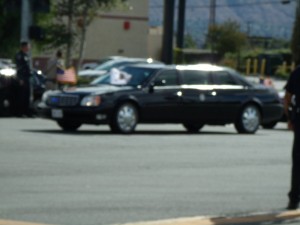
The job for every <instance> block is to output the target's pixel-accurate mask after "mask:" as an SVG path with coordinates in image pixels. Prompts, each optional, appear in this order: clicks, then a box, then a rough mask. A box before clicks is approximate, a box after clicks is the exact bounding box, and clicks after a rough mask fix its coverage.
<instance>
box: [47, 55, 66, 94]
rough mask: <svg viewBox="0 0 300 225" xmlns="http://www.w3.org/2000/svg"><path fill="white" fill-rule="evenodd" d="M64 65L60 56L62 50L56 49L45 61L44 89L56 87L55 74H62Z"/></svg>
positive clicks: (54, 88)
mask: <svg viewBox="0 0 300 225" xmlns="http://www.w3.org/2000/svg"><path fill="white" fill-rule="evenodd" d="M64 70H65V66H64V60H63V57H62V52H61V51H60V50H58V51H57V52H56V54H55V56H54V57H52V58H50V59H49V61H48V63H47V68H46V71H45V74H46V77H47V79H46V89H47V90H56V89H58V82H57V76H59V75H61V74H64Z"/></svg>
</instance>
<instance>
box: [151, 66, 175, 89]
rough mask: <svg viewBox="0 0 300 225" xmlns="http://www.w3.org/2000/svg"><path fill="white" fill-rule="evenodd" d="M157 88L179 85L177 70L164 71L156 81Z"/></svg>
mask: <svg viewBox="0 0 300 225" xmlns="http://www.w3.org/2000/svg"><path fill="white" fill-rule="evenodd" d="M154 83H155V86H173V85H178V75H177V72H176V70H168V71H163V72H162V73H161V74H160V75H158V77H156V78H155V80H154Z"/></svg>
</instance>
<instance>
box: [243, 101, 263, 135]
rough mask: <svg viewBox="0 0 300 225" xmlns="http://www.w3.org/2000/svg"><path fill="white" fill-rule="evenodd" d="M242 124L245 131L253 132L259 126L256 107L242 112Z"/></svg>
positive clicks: (250, 107)
mask: <svg viewBox="0 0 300 225" xmlns="http://www.w3.org/2000/svg"><path fill="white" fill-rule="evenodd" d="M242 122H243V125H244V128H245V129H246V130H247V131H250V132H251V131H255V130H256V129H257V127H258V126H259V112H258V111H257V109H256V107H253V106H249V107H247V108H246V109H245V110H244V112H243V117H242Z"/></svg>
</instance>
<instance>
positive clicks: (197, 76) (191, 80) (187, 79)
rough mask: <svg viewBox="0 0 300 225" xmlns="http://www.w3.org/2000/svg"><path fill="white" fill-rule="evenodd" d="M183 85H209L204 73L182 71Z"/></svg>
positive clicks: (206, 73)
mask: <svg viewBox="0 0 300 225" xmlns="http://www.w3.org/2000/svg"><path fill="white" fill-rule="evenodd" d="M182 75H183V81H182V83H183V84H189V85H193V84H194V85H197V84H210V83H211V82H210V79H209V74H208V72H205V71H198V70H184V71H182Z"/></svg>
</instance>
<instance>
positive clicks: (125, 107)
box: [110, 102, 138, 134]
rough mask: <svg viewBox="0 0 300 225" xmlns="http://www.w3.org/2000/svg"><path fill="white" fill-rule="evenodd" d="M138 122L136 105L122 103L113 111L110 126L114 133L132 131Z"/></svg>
mask: <svg viewBox="0 0 300 225" xmlns="http://www.w3.org/2000/svg"><path fill="white" fill-rule="evenodd" d="M137 123H138V110H137V107H136V106H135V105H134V104H132V103H130V102H127V103H123V104H121V105H120V106H119V107H117V109H116V110H115V112H114V113H113V116H112V118H111V121H110V128H111V130H112V132H114V133H122V134H129V133H133V132H134V130H135V127H136V125H137Z"/></svg>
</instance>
